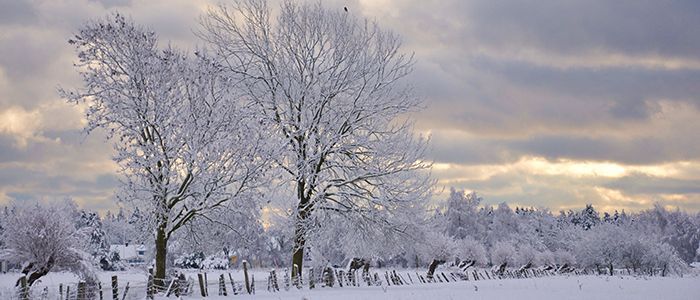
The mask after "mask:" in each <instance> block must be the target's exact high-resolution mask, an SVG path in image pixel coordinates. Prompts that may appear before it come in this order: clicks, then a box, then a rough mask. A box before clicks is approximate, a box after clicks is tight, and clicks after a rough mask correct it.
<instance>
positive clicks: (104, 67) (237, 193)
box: [60, 13, 269, 283]
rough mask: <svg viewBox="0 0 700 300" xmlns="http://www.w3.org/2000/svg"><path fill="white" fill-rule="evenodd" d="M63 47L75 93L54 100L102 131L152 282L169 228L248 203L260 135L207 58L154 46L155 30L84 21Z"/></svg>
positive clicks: (112, 20)
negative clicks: (81, 112)
mask: <svg viewBox="0 0 700 300" xmlns="http://www.w3.org/2000/svg"><path fill="white" fill-rule="evenodd" d="M69 43H70V44H72V45H74V46H75V48H76V52H77V54H78V58H79V62H78V63H77V68H78V69H79V70H80V74H81V75H82V78H83V87H82V88H79V89H77V90H76V91H65V90H62V89H61V90H60V92H61V94H62V96H63V97H64V98H66V99H67V100H68V102H69V103H72V104H75V105H80V106H83V107H86V109H85V117H86V119H87V124H86V126H85V128H84V133H86V134H89V133H91V132H93V131H94V130H96V129H102V130H104V131H105V132H107V138H108V139H111V140H112V141H113V142H114V144H113V145H114V148H115V150H116V154H115V155H114V157H113V159H114V160H115V161H116V162H117V163H118V165H119V166H120V167H121V174H122V177H121V178H120V181H121V185H120V191H119V193H118V194H117V196H118V199H119V201H120V202H122V203H124V204H126V205H131V207H138V208H140V209H141V211H142V217H141V218H138V219H140V220H141V221H140V222H139V225H138V226H139V227H140V228H142V229H144V231H145V232H148V233H150V234H152V238H153V241H154V244H155V262H156V263H155V269H156V273H155V277H156V278H157V280H158V281H159V283H160V280H162V279H163V278H165V274H166V272H165V268H166V254H167V248H168V247H167V245H168V241H169V239H170V237H171V235H172V234H173V233H174V232H175V231H176V230H178V229H179V228H181V227H182V226H183V225H185V224H187V223H188V222H189V221H190V220H192V219H193V218H194V217H195V216H206V214H208V213H209V212H211V211H212V210H215V209H218V208H219V207H221V206H223V205H228V206H229V207H231V209H235V207H236V202H237V201H243V200H244V201H248V200H249V199H252V198H250V197H241V195H243V194H246V193H247V192H249V191H250V190H251V188H252V187H254V185H255V183H256V182H257V180H258V179H259V178H261V175H262V174H261V173H262V172H261V169H262V168H263V165H264V164H263V163H264V159H261V157H265V156H262V155H260V154H261V153H262V151H261V150H260V149H268V148H269V147H265V146H262V143H263V139H262V138H261V137H260V135H261V134H262V133H263V132H264V130H260V129H259V128H258V125H259V120H258V119H257V118H254V117H252V116H250V114H249V113H248V112H247V111H246V110H245V109H244V107H243V105H241V104H240V103H238V102H237V101H236V99H237V97H236V95H235V94H234V92H233V91H234V87H233V86H232V85H231V84H229V83H228V82H226V83H225V84H224V83H222V80H223V79H222V77H221V76H220V72H219V71H220V70H221V66H220V64H219V63H218V62H217V61H216V60H215V59H211V58H209V57H207V56H206V55H205V54H203V53H196V54H198V55H197V56H196V57H194V58H192V57H190V56H188V55H187V54H186V53H184V52H182V51H180V50H178V49H176V48H174V47H172V46H167V47H164V48H160V47H159V46H158V44H157V37H156V34H155V32H154V31H152V30H150V29H148V28H145V27H142V26H139V25H135V24H134V23H133V22H132V21H131V20H129V19H127V18H125V17H124V16H122V15H120V14H119V13H113V14H111V15H109V16H107V17H106V18H103V19H97V20H95V21H90V22H87V23H85V25H84V26H83V27H81V28H79V31H78V33H77V34H76V35H75V37H74V38H72V39H70V40H69ZM136 219H137V218H131V220H130V221H134V220H136Z"/></svg>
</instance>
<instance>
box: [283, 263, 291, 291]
mask: <svg viewBox="0 0 700 300" xmlns="http://www.w3.org/2000/svg"><path fill="white" fill-rule="evenodd" d="M290 281H291V280H290V279H289V268H284V290H285V291H289V284H290Z"/></svg>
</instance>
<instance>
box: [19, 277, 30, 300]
mask: <svg viewBox="0 0 700 300" xmlns="http://www.w3.org/2000/svg"><path fill="white" fill-rule="evenodd" d="M19 298H20V299H23V300H29V288H28V287H27V276H22V277H20V278H19Z"/></svg>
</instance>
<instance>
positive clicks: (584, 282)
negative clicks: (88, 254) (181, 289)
mask: <svg viewBox="0 0 700 300" xmlns="http://www.w3.org/2000/svg"><path fill="white" fill-rule="evenodd" d="M412 272H413V271H412ZM228 273H230V274H231V275H232V277H233V279H234V280H235V281H236V283H237V284H238V283H242V280H243V272H242V271H236V270H231V271H226V272H225V273H224V274H225V277H226V278H228ZM219 274H221V272H210V273H208V274H207V278H208V282H209V294H210V296H209V297H207V299H231V298H239V299H261V300H262V299H296V300H303V299H307V300H313V299H405V300H408V299H539V300H543V299H616V300H620V299H700V277H699V276H698V275H697V274H695V275H686V276H684V277H639V276H612V277H611V276H594V275H586V276H575V275H570V276H566V275H559V276H550V277H540V278H527V279H501V280H497V279H494V280H480V281H473V280H472V281H459V282H450V283H430V284H420V283H419V284H411V285H403V286H395V285H392V286H386V285H383V286H381V287H379V286H375V287H347V286H346V287H342V288H341V287H338V286H337V285H336V287H333V288H327V287H323V288H316V289H313V290H309V289H308V286H305V287H304V288H303V289H301V290H297V289H296V288H291V289H290V290H289V291H285V290H284V289H282V288H281V287H280V288H281V291H280V292H268V291H267V290H266V288H267V281H266V280H267V277H266V276H267V272H265V271H263V270H260V271H255V272H251V274H253V275H254V276H255V281H256V283H255V285H256V294H255V295H240V294H239V295H235V296H234V295H230V294H229V296H228V297H224V296H217V278H218V277H219ZM113 275H117V276H118V279H119V293H120V295H119V297H120V299H121V298H122V296H123V291H124V287H125V286H126V285H127V282H128V284H129V286H130V290H129V293H128V294H127V297H126V299H145V282H146V275H145V272H142V271H129V272H103V273H101V274H100V279H101V281H102V282H103V283H104V284H103V292H104V299H111V291H110V290H109V287H108V286H107V285H108V284H109V282H110V280H111V277H112V276H113ZM187 276H188V277H190V278H193V279H196V278H197V275H196V273H188V274H187ZM404 276H405V275H404ZM16 279H17V274H16V273H8V274H2V275H0V299H12V298H15V297H16V294H15V292H14V289H13V285H14V282H15V281H16ZM228 281H229V280H228V279H227V288H229V290H228V291H229V293H230V285H228ZM280 281H281V280H280ZM76 282H77V279H76V278H75V277H74V276H73V275H71V274H68V273H50V274H49V275H47V276H45V277H44V278H42V281H41V282H39V283H37V284H36V287H34V288H33V290H32V298H33V299H47V300H48V299H58V285H59V284H61V283H63V284H64V291H65V288H66V286H71V288H73V289H75V284H76ZM280 283H282V282H280ZM44 290H46V292H44ZM64 298H65V296H64ZM189 298H202V297H201V295H200V294H199V290H198V289H195V290H194V292H193V293H192V295H191V296H188V297H184V299H189ZM156 299H168V298H165V297H156ZM169 299H175V297H171V298H169Z"/></svg>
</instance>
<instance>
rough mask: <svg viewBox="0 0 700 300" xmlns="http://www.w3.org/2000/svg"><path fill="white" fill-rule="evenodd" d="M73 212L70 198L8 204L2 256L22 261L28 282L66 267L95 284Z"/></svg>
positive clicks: (83, 235) (83, 237)
mask: <svg viewBox="0 0 700 300" xmlns="http://www.w3.org/2000/svg"><path fill="white" fill-rule="evenodd" d="M75 211H76V204H75V202H73V200H71V199H70V198H66V199H62V200H53V201H51V202H48V203H36V204H28V203H14V204H11V206H10V208H9V209H8V210H6V214H5V215H4V216H3V218H2V228H3V233H2V241H3V243H4V249H3V250H2V252H1V257H2V259H6V260H9V261H11V262H15V263H20V264H22V273H24V274H25V276H27V283H28V284H29V285H32V284H33V283H34V282H36V281H37V280H38V279H39V278H41V277H42V276H44V275H46V274H48V273H49V272H50V271H52V270H54V271H55V270H68V271H71V272H73V273H75V274H77V275H78V276H80V277H81V278H82V279H83V280H85V281H86V282H88V283H91V284H93V283H97V281H96V280H97V276H96V274H95V270H94V267H93V266H92V262H91V257H90V254H88V253H87V252H85V251H84V250H83V249H82V248H81V247H80V245H81V243H80V242H81V240H83V239H89V236H88V235H85V234H83V233H85V232H82V231H79V230H76V228H75V226H74V224H73V219H72V216H73V214H74V213H75Z"/></svg>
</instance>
